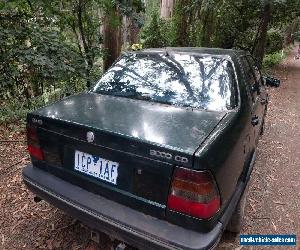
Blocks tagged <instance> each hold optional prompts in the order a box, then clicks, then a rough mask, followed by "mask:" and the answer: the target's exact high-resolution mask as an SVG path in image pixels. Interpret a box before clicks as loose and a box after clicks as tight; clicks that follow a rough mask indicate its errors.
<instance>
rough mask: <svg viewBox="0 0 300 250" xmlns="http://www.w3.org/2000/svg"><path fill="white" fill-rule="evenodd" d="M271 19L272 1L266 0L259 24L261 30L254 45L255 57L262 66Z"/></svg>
mask: <svg viewBox="0 0 300 250" xmlns="http://www.w3.org/2000/svg"><path fill="white" fill-rule="evenodd" d="M270 20H271V1H270V0H264V2H263V12H262V17H261V25H260V26H259V29H260V30H259V32H258V37H257V42H256V44H255V45H254V46H255V47H254V53H253V55H254V57H255V58H256V60H257V62H258V64H259V65H260V66H261V65H262V61H263V58H264V55H265V49H266V44H267V32H268V25H269V22H270Z"/></svg>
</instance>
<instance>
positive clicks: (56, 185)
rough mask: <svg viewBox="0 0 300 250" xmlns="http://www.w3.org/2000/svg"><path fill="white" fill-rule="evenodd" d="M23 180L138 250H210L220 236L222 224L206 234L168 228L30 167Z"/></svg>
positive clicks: (50, 201)
mask: <svg viewBox="0 0 300 250" xmlns="http://www.w3.org/2000/svg"><path fill="white" fill-rule="evenodd" d="M23 180H24V182H25V184H26V185H27V186H28V188H29V189H30V190H31V191H32V192H33V193H35V194H36V195H37V196H39V197H41V198H43V199H45V200H46V201H48V202H49V203H51V204H53V205H54V206H56V207H58V208H60V209H61V210H63V211H65V212H66V213H67V214H70V215H71V216H72V217H74V218H77V219H79V220H80V221H82V222H83V223H85V224H87V225H88V226H90V227H91V228H92V229H94V230H99V231H102V232H105V233H106V234H108V235H110V236H112V237H113V238H117V239H120V240H123V241H124V242H127V243H128V244H130V245H132V246H135V247H138V248H141V249H191V250H192V249H195V250H196V249H197V250H198V249H213V248H214V247H215V246H216V245H217V243H218V242H219V240H220V237H221V235H222V232H223V226H222V223H221V222H218V223H217V224H216V225H215V227H214V228H213V229H212V230H211V231H210V232H208V233H200V232H196V231H192V230H188V229H185V228H183V227H180V226H176V225H173V224H170V223H169V222H167V221H164V220H160V219H157V218H155V217H152V216H149V215H145V214H144V213H141V212H138V211H136V210H134V209H131V208H129V207H126V206H123V205H121V204H119V203H116V202H114V201H111V200H108V199H106V198H104V197H101V196H99V195H96V194H93V193H91V192H88V191H86V190H84V189H82V188H80V187H78V186H75V185H72V184H70V183H68V182H66V181H63V180H62V179H60V178H57V177H55V176H54V175H51V174H49V173H47V172H45V171H42V170H40V169H38V168H35V167H32V166H27V167H25V168H24V170H23Z"/></svg>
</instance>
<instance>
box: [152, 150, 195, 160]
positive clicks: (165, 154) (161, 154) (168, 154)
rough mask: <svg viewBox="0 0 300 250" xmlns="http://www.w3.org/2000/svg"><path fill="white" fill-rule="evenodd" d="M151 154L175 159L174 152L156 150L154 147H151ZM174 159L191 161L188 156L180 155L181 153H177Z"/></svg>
mask: <svg viewBox="0 0 300 250" xmlns="http://www.w3.org/2000/svg"><path fill="white" fill-rule="evenodd" d="M150 155H151V156H156V157H158V158H162V159H167V160H171V159H173V155H172V154H170V153H167V152H162V151H158V150H154V149H150ZM174 160H175V161H177V162H181V163H188V161H189V160H188V158H186V157H183V156H180V155H175V156H174Z"/></svg>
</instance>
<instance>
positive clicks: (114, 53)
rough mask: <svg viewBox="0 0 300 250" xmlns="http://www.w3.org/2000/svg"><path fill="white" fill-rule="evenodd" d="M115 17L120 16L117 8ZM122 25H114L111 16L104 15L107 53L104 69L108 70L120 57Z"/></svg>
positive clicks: (104, 42) (104, 39)
mask: <svg viewBox="0 0 300 250" xmlns="http://www.w3.org/2000/svg"><path fill="white" fill-rule="evenodd" d="M115 18H120V14H119V11H118V10H117V8H116V10H115ZM120 26H121V25H118V26H116V25H112V23H111V16H108V15H106V16H105V17H104V25H103V48H104V49H106V53H107V55H106V56H105V58H104V60H103V69H104V71H106V70H107V69H108V68H109V67H110V66H111V65H112V64H113V63H114V61H115V60H116V59H117V58H118V57H119V55H120V52H121V46H122V39H121V37H122V34H121V27H120Z"/></svg>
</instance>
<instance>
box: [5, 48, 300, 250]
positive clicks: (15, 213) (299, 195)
mask: <svg viewBox="0 0 300 250" xmlns="http://www.w3.org/2000/svg"><path fill="white" fill-rule="evenodd" d="M295 51H296V50H295ZM295 51H294V52H292V53H291V54H290V56H289V57H288V58H287V59H286V60H285V61H284V62H283V63H282V64H281V65H279V66H278V67H276V69H275V72H274V75H275V76H276V77H278V78H280V79H281V82H282V85H281V87H280V88H279V89H269V94H270V103H269V108H268V114H267V117H266V126H265V133H264V135H263V136H262V138H261V140H260V142H259V146H258V152H257V161H256V164H255V167H254V170H253V174H252V178H251V181H250V187H249V195H248V199H247V207H246V214H245V222H244V226H243V230H242V233H243V234H297V238H298V249H300V245H299V237H300V169H299V161H300V60H294V59H293V55H294V54H295V53H296V52H295ZM17 127H18V124H13V125H9V126H0V249H1V250H2V249H73V250H75V249H86V250H92V249H112V245H113V244H115V243H116V242H114V243H113V244H112V242H111V240H110V239H109V238H108V236H106V235H104V234H101V235H100V239H99V241H100V243H99V244H96V243H95V242H93V241H91V240H90V230H89V229H88V228H86V227H84V226H82V225H81V223H79V222H78V221H76V220H74V219H73V218H71V217H70V216H68V215H66V214H64V213H63V212H61V211H59V210H58V209H56V208H54V207H52V206H51V205H49V204H47V203H46V202H44V201H42V202H39V203H35V202H34V201H33V195H32V194H31V193H30V192H29V191H28V190H27V189H26V188H25V186H24V184H23V183H22V179H21V170H22V168H23V167H24V166H25V165H26V163H28V162H29V161H28V160H29V159H28V155H27V152H26V144H25V141H24V140H25V137H24V133H22V132H18V130H17V129H16V128H17ZM269 248H270V249H271V247H267V248H266V247H264V248H262V247H260V248H259V247H256V248H254V247H242V246H239V238H238V237H236V238H235V237H233V236H232V235H229V234H224V236H223V237H222V240H221V243H220V245H219V247H218V249H220V250H224V249H236V250H240V249H269ZM272 249H286V248H284V247H275V248H274V247H273V248H272ZM293 249H295V247H294V248H293Z"/></svg>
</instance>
